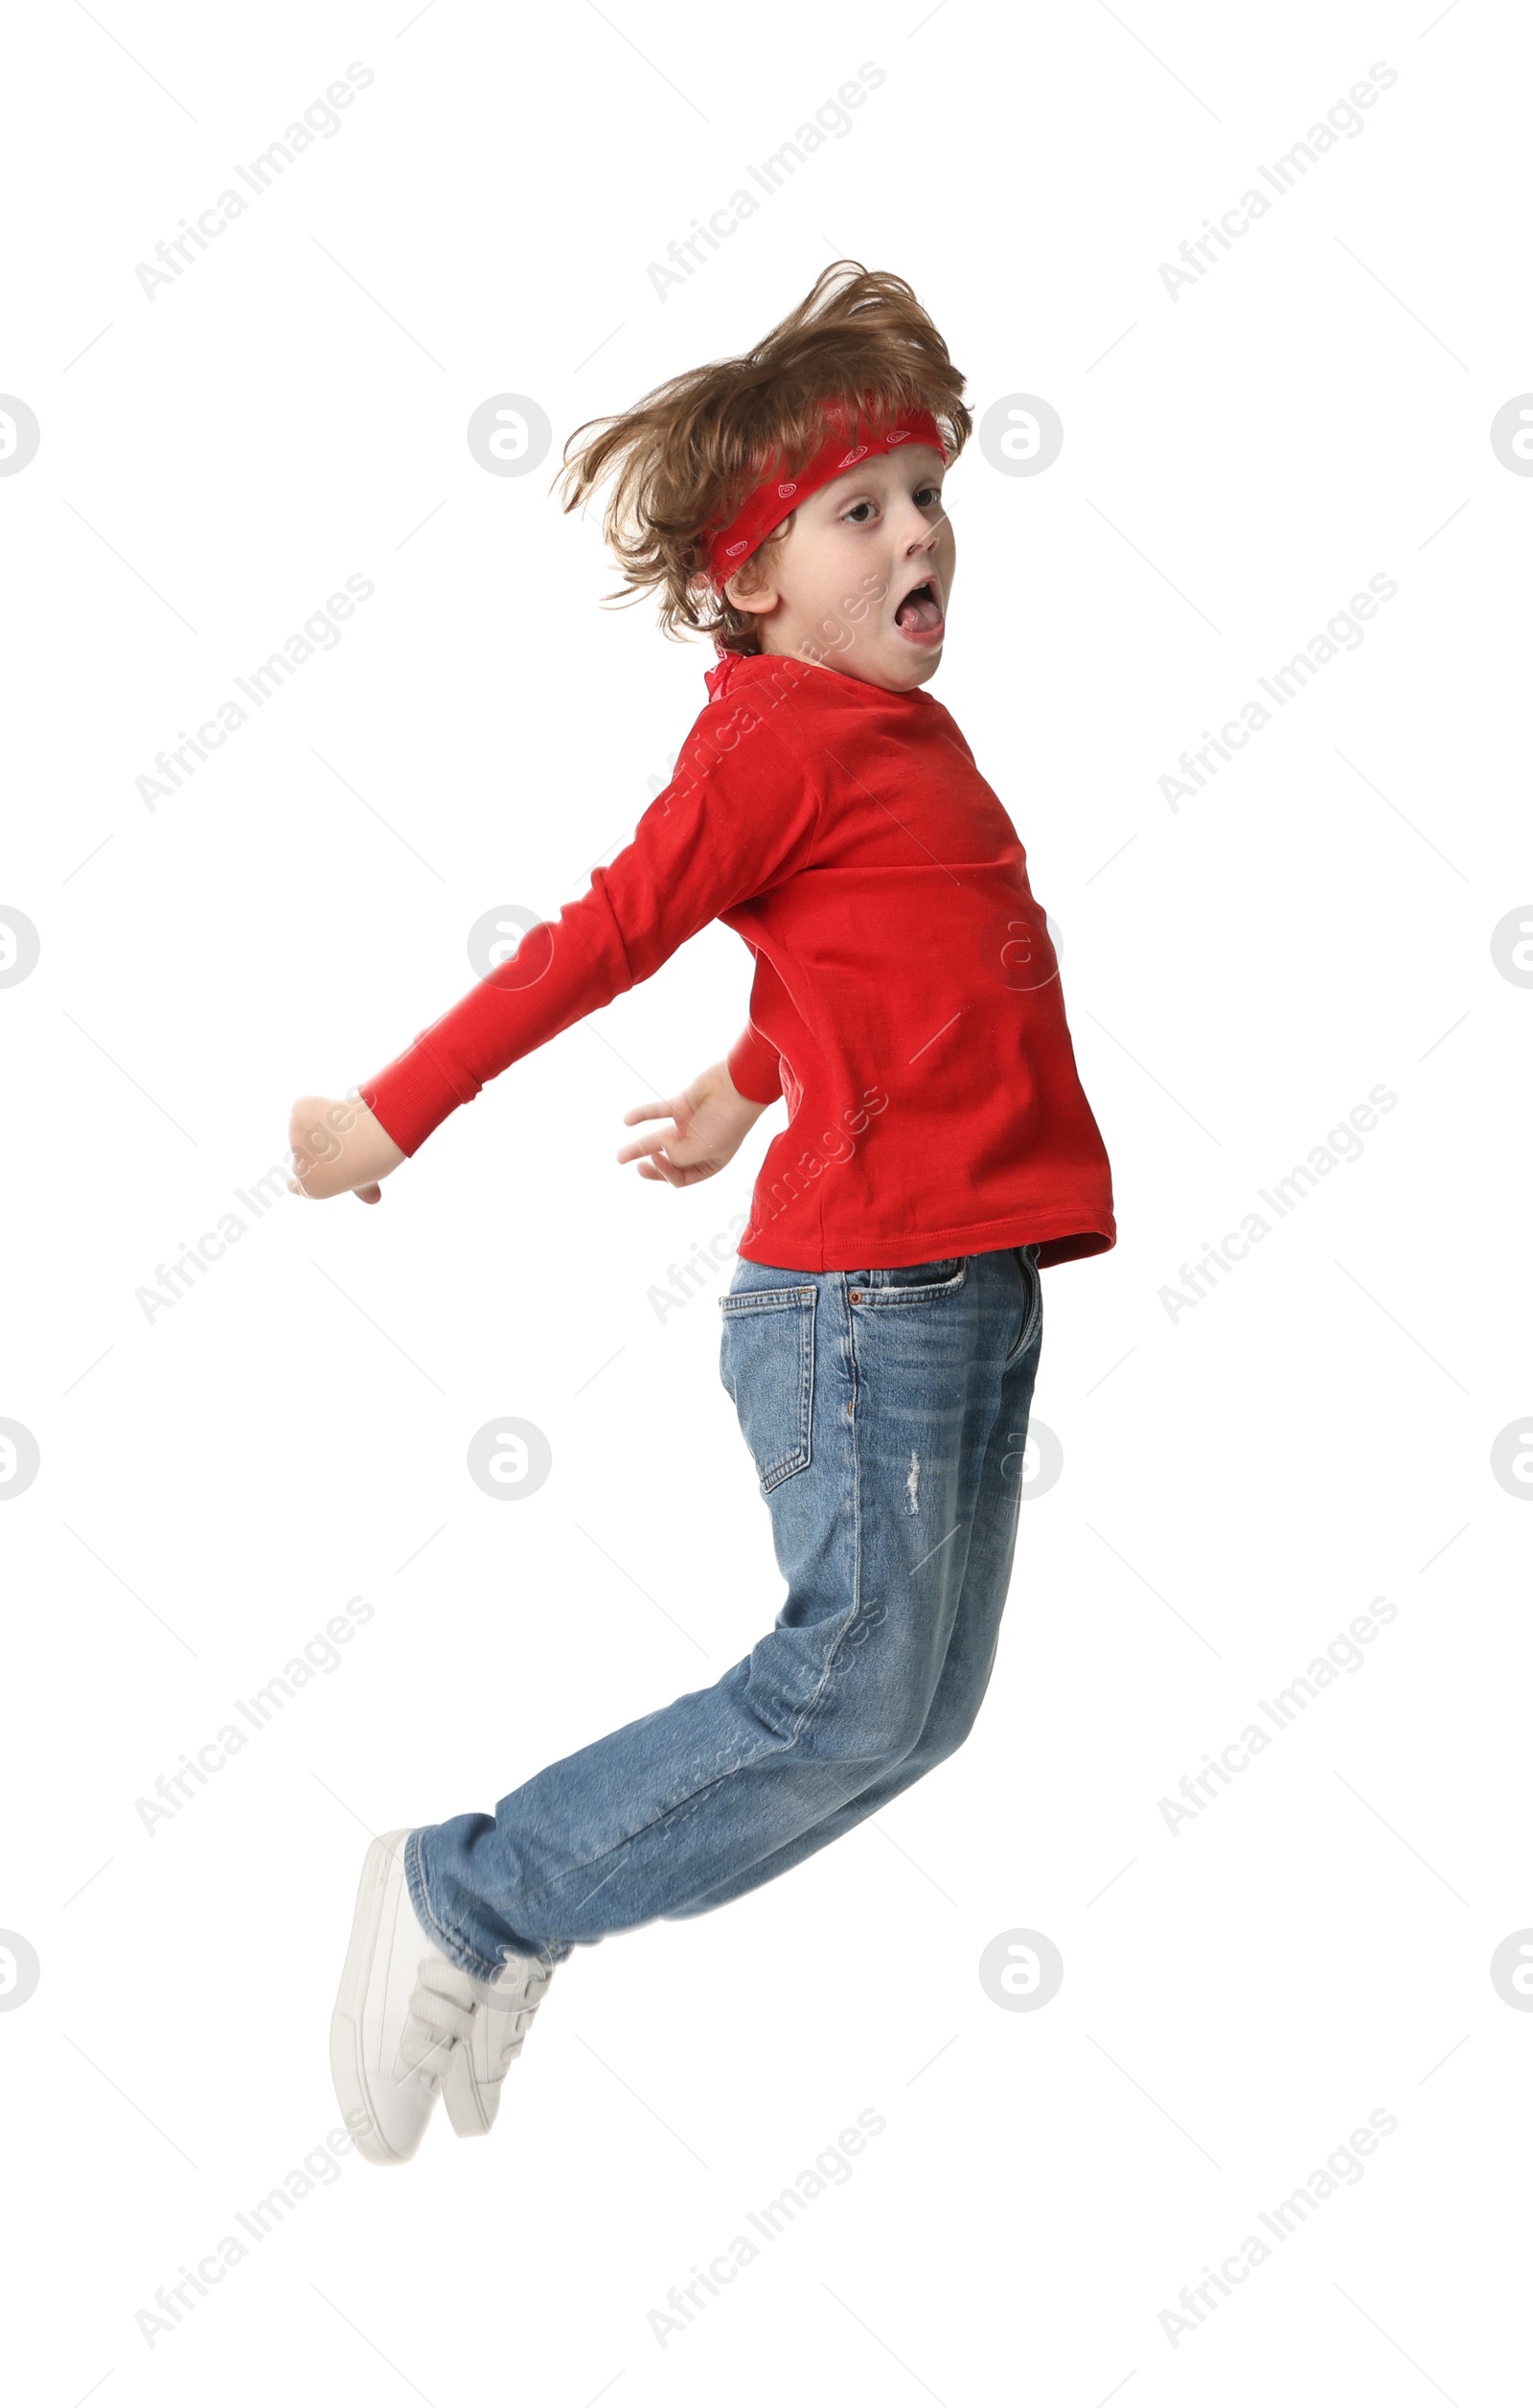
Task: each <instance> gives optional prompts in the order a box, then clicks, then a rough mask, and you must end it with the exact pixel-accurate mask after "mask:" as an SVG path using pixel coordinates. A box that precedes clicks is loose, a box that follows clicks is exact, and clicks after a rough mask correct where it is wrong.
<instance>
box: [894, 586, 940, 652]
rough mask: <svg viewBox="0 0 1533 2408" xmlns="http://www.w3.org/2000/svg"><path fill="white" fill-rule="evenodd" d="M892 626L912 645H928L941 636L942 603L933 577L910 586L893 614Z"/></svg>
mask: <svg viewBox="0 0 1533 2408" xmlns="http://www.w3.org/2000/svg"><path fill="white" fill-rule="evenodd" d="M894 624H895V626H896V627H897V628H898V629H899V631H900V632H901V634H902V635H903V636H904V637H905V638H906V639H907V641H909V642H910V643H912V644H929V643H933V642H935V641H936V640H937V639H938V638H939V637H940V636H941V634H942V630H943V617H942V603H941V599H940V597H939V593H938V587H937V581H936V579H935V577H926V578H923V579H922V582H921V584H920V585H912V587H911V589H910V591H909V592H908V593H907V594H906V595H905V598H904V601H903V602H902V603H901V605H900V608H898V610H896V612H895V614H894Z"/></svg>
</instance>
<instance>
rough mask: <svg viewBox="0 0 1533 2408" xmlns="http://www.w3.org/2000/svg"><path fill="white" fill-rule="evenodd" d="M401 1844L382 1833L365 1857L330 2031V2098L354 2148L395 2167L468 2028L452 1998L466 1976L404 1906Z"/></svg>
mask: <svg viewBox="0 0 1533 2408" xmlns="http://www.w3.org/2000/svg"><path fill="white" fill-rule="evenodd" d="M409 1836H410V1835H409V1832H408V1831H407V1830H405V1831H386V1832H384V1833H383V1834H382V1836H381V1837H380V1838H378V1839H376V1840H375V1841H374V1842H373V1844H372V1846H371V1847H369V1849H368V1851H367V1856H366V1858H365V1860H364V1862H363V1866H362V1879H361V1883H360V1886H359V1888H358V1890H357V1892H356V1912H355V1915H354V1916H353V1918H352V1937H351V1940H350V1943H349V1945H348V1947H347V1951H346V1964H345V1967H344V1970H343V1971H342V1974H341V1986H340V1991H339V1995H338V1996H337V1998H336V2001H335V2011H334V2013H333V2015H332V2017H331V2026H330V2065H331V2074H332V2078H333V2080H334V2083H335V2096H336V2098H338V2099H339V2100H340V2103H341V2108H342V2110H343V2112H344V2113H345V2115H346V2117H347V2120H348V2123H349V2126H350V2128H351V2129H352V2130H353V2131H354V2133H356V2145H357V2148H358V2149H359V2150H360V2152H361V2154H362V2155H363V2156H364V2157H366V2158H368V2159H370V2160H371V2161H372V2163H373V2164H374V2165H375V2166H400V2165H402V2164H403V2163H404V2161H405V2160H406V2159H407V2158H411V2157H413V2156H414V2155H415V2152H416V2150H417V2149H418V2148H419V2147H420V2145H421V2140H422V2136H423V2133H424V2131H425V2127H426V2125H427V2124H428V2123H429V2122H430V2121H431V2111H432V2109H433V2108H434V2107H435V2105H436V2103H437V2093H438V2091H439V2090H440V2088H441V2086H442V2077H443V2075H444V2074H445V2073H446V2069H447V2066H448V2064H449V2062H450V2060H451V2055H452V2051H453V2048H454V2045H455V2043H456V2040H457V2037H458V2032H457V2030H456V2029H455V2025H456V2023H457V2022H458V2020H459V2019H460V2018H461V2021H462V2026H463V2029H464V2030H467V2029H468V2017H467V2016H466V2015H464V2014H463V2010H462V2008H461V2007H459V2005H458V1995H457V1993H458V1988H459V1985H460V1984H463V1983H465V1982H466V1981H467V1979H468V1977H467V1975H465V1974H461V1973H460V1972H459V1971H458V1968H457V1966H456V1965H455V1964H454V1963H453V1962H452V1961H451V1959H450V1958H448V1957H446V1956H445V1955H444V1954H443V1952H442V1950H441V1949H440V1948H439V1947H438V1946H437V1944H436V1941H435V1940H434V1939H433V1938H431V1936H430V1934H429V1933H428V1932H426V1931H424V1930H423V1928H422V1925H421V1923H420V1921H419V1920H418V1918H417V1915H416V1912H415V1909H414V1907H413V1906H412V1905H411V1904H410V1892H409V1889H408V1886H407V1884H406V1882H405V1878H404V1843H405V1841H406V1840H407V1839H408V1838H409ZM358 2109H360V2111H361V2113H360V2115H358V2114H357V2113H356V2112H355V2111H356V2110H358ZM358 2125H360V2126H361V2127H362V2128H361V2130H360V2131H359V2132H358V2131H357V2126H358Z"/></svg>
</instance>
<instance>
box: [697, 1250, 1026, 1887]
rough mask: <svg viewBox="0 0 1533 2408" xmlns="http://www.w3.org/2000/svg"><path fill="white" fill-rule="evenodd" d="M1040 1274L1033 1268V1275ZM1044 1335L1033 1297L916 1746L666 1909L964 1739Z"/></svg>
mask: <svg viewBox="0 0 1533 2408" xmlns="http://www.w3.org/2000/svg"><path fill="white" fill-rule="evenodd" d="M1037 1275H1038V1274H1037V1272H1036V1270H1035V1271H1034V1273H1033V1276H1034V1278H1035V1280H1036V1278H1037ZM1024 1278H1025V1266H1024ZM1024 1309H1025V1303H1024ZM1042 1337H1043V1324H1042V1312H1041V1304H1040V1307H1039V1309H1038V1311H1037V1312H1035V1313H1034V1314H1033V1316H1032V1319H1031V1323H1030V1326H1028V1327H1026V1328H1025V1329H1024V1336H1023V1342H1021V1343H1020V1344H1019V1345H1018V1349H1017V1351H1016V1353H1015V1354H1014V1355H1013V1356H1012V1357H1011V1359H1010V1361H1009V1362H1008V1363H1007V1364H1006V1365H1004V1367H1003V1372H1002V1377H1001V1382H1000V1404H999V1410H998V1412H997V1415H996V1417H995V1424H994V1427H993V1428H992V1430H991V1432H990V1434H989V1437H988V1440H986V1441H985V1443H984V1444H983V1446H982V1447H981V1448H979V1449H978V1450H977V1456H978V1461H979V1477H978V1482H977V1487H976V1490H975V1494H974V1507H973V1520H972V1526H971V1528H970V1531H969V1533H968V1536H967V1548H966V1554H965V1561H964V1569H963V1583H962V1587H961V1589H960V1592H959V1597H958V1610H957V1613H956V1615H955V1616H954V1617H953V1624H952V1633H951V1637H950V1640H949V1642H948V1653H947V1656H946V1658H945V1659H944V1662H943V1666H942V1673H941V1677H940V1679H939V1680H938V1683H937V1688H936V1693H935V1695H934V1696H933V1698H932V1701H931V1710H930V1712H929V1713H928V1714H927V1719H926V1723H925V1725H924V1727H923V1729H922V1731H921V1735H920V1737H919V1738H918V1739H917V1741H916V1743H915V1745H914V1747H913V1748H912V1749H911V1750H910V1752H909V1754H907V1755H905V1756H904V1757H902V1758H901V1760H900V1762H899V1763H898V1764H895V1765H892V1766H890V1767H889V1768H888V1769H887V1770H886V1771H885V1772H883V1773H881V1774H879V1775H878V1776H876V1777H875V1778H874V1779H873V1780H871V1781H869V1782H868V1783H867V1785H866V1787H865V1788H862V1789H860V1790H858V1792H857V1794H856V1795H855V1796H854V1797H850V1798H848V1799H846V1800H844V1802H843V1803H842V1804H841V1805H839V1806H838V1807H836V1808H835V1809H834V1810H833V1811H832V1812H831V1813H830V1814H828V1815H826V1816H824V1817H823V1819H822V1820H821V1821H820V1822H819V1823H816V1824H815V1825H814V1826H813V1828H812V1830H809V1831H804V1832H801V1833H800V1834H799V1836H798V1837H797V1838H796V1839H793V1840H789V1842H788V1843H787V1844H786V1846H781V1847H776V1848H773V1849H772V1850H771V1851H770V1853H769V1854H767V1855H765V1856H762V1857H760V1858H758V1860H757V1862H756V1863H755V1864H754V1865H749V1866H745V1867H744V1868H742V1869H741V1870H740V1871H739V1872H738V1873H737V1874H735V1875H734V1876H733V1877H732V1878H731V1879H730V1880H728V1881H725V1882H721V1884H720V1885H719V1886H718V1887H717V1888H716V1889H713V1890H709V1891H707V1892H704V1893H703V1894H702V1895H701V1896H699V1897H695V1898H691V1899H689V1900H688V1901H687V1903H686V1904H685V1905H684V1906H679V1907H673V1908H672V1909H671V1910H670V1912H671V1914H672V1915H673V1916H675V1917H679V1916H683V1915H706V1914H707V1913H709V1912H710V1910H711V1909H712V1908H714V1907H716V1906H723V1905H726V1904H727V1902H728V1901H729V1900H730V1899H731V1898H738V1897H742V1896H744V1893H745V1892H746V1891H749V1890H754V1889H757V1888H759V1887H760V1885H761V1884H762V1883H763V1882H766V1881H774V1880H775V1879H776V1878H777V1875H778V1874H779V1873H785V1872H787V1871H788V1870H789V1868H790V1867H791V1866H793V1865H798V1864H802V1862H803V1861H804V1859H805V1858H806V1857H807V1856H812V1855H813V1854H814V1853H815V1852H816V1850H817V1849H819V1848H822V1847H824V1846H827V1844H828V1843H829V1842H830V1841H832V1840H836V1839H839V1838H840V1837H841V1835H842V1833H843V1832H846V1831H850V1830H853V1829H854V1828H855V1827H856V1825H857V1824H858V1823H861V1822H863V1821H865V1819H866V1818H867V1817H868V1816H869V1815H871V1814H877V1813H878V1812H879V1810H880V1809H881V1807H883V1806H886V1805H887V1804H888V1802H889V1800H891V1799H892V1798H897V1797H898V1796H899V1795H900V1793H901V1791H902V1790H904V1789H908V1788H909V1787H910V1786H911V1784H912V1783H913V1782H915V1781H918V1780H919V1779H920V1778H921V1777H922V1775H923V1774H924V1773H929V1772H930V1771H931V1769H932V1767H933V1765H937V1764H941V1763H942V1762H943V1761H944V1760H945V1759H946V1758H947V1757H948V1756H950V1755H951V1754H953V1753H954V1752H955V1750H956V1749H958V1748H959V1747H961V1746H962V1745H963V1742H964V1740H965V1739H966V1738H967V1737H968V1735H969V1732H970V1731H971V1730H972V1727H973V1722H974V1717H975V1715H976V1714H977V1713H978V1711H979V1707H980V1703H981V1701H982V1699H983V1698H984V1695H985V1691H986V1689H987V1688H988V1686H989V1685H990V1676H991V1671H992V1669H993V1667H994V1664H995V1648H996V1643H997V1641H998V1640H999V1636H1000V1622H1001V1615H1002V1613H1003V1611H1004V1608H1005V1605H1006V1596H1007V1591H1008V1588H1009V1586H1010V1582H1011V1573H1012V1561H1013V1556H1014V1553H1015V1549H1016V1543H1017V1517H1018V1507H1019V1505H1020V1502H1021V1487H1022V1456H1023V1451H1024V1449H1025V1446H1026V1441H1027V1425H1028V1420H1029V1418H1030V1415H1031V1412H1032V1405H1033V1387H1034V1383H1035V1381H1036V1379H1037V1377H1038V1366H1039V1357H1040V1353H1041V1346H1042ZM954 1544H955V1545H957V1544H958V1542H957V1541H955V1542H954Z"/></svg>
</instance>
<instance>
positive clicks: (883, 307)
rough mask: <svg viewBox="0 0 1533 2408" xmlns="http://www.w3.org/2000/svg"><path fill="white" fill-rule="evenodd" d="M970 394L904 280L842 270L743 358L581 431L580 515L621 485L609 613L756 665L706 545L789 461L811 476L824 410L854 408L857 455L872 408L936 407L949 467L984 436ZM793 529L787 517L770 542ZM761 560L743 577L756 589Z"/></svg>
mask: <svg viewBox="0 0 1533 2408" xmlns="http://www.w3.org/2000/svg"><path fill="white" fill-rule="evenodd" d="M963 391H964V378H963V375H962V373H961V371H960V370H959V369H957V368H955V367H954V366H953V364H952V361H951V360H950V358H949V356H948V346H947V344H946V343H945V342H944V341H943V339H942V336H941V335H940V334H939V333H938V332H937V329H936V328H935V326H934V325H933V324H932V322H931V320H930V318H929V317H928V316H927V312H926V310H924V309H923V308H922V306H921V304H920V302H919V301H918V300H917V299H916V296H915V294H914V292H913V291H912V290H911V288H910V287H909V286H908V285H907V284H906V283H905V281H904V278H903V277H901V276H891V275H886V274H884V273H882V272H881V270H879V269H876V268H867V267H863V266H861V265H859V264H858V262H857V261H856V260H837V261H836V262H835V264H834V265H833V266H831V267H827V268H826V269H825V271H824V273H823V274H822V275H821V276H819V277H818V278H817V279H816V281H815V283H814V286H813V287H812V290H811V291H810V292H809V293H808V294H806V296H805V298H804V299H803V300H802V301H801V302H800V303H799V305H798V307H797V309H796V310H789V314H788V315H787V317H786V318H784V319H783V320H782V322H781V324H780V325H777V326H774V327H773V328H772V330H771V333H769V334H767V335H766V336H765V337H764V338H763V340H762V341H761V342H759V343H757V344H756V345H755V346H754V348H753V349H752V350H750V351H748V352H745V353H744V354H743V355H742V356H741V357H740V358H738V359H716V360H711V361H709V363H708V364H707V365H706V366H705V367H702V368H692V369H689V370H688V371H687V372H686V374H685V375H683V376H679V377H672V378H670V379H669V380H668V381H667V382H666V383H665V384H661V385H656V386H655V388H654V390H653V392H652V393H647V394H646V395H645V397H644V399H643V401H639V402H637V403H636V404H635V405H634V407H633V408H632V409H629V410H624V411H622V412H620V413H618V414H617V415H615V416H613V417H609V418H593V419H587V420H586V421H585V423H584V424H583V425H581V426H577V428H576V429H575V432H574V434H572V435H571V436H570V438H569V441H568V443H567V444H566V445H565V447H564V468H563V470H562V474H561V478H559V479H556V482H560V483H561V485H562V490H563V495H564V503H563V506H564V509H565V510H566V511H571V510H577V509H579V508H580V506H581V504H582V503H583V501H584V500H585V499H586V497H587V495H588V494H589V493H592V492H593V491H594V490H595V488H596V487H597V486H598V485H600V484H602V483H603V482H604V481H605V480H606V478H607V477H611V479H612V490H611V492H610V493H609V494H608V496H607V502H606V516H605V518H604V520H603V530H602V531H603V534H604V536H605V537H606V541H607V544H608V545H609V546H610V548H611V550H612V552H613V553H614V554H615V555H616V558H617V562H618V565H619V567H620V568H621V569H622V571H623V584H622V585H621V586H620V587H619V589H618V591H617V592H616V593H615V594H611V595H608V596H607V597H606V598H607V600H608V601H613V602H620V601H624V600H637V598H638V596H639V595H640V594H641V593H649V592H656V593H657V594H658V596H659V605H660V625H661V627H662V628H663V630H664V631H665V632H666V634H667V635H670V636H676V637H679V636H680V635H681V634H682V633H683V632H684V631H687V630H693V631H698V632H699V633H702V634H708V635H713V636H714V637H716V639H717V640H718V642H719V643H721V645H722V646H723V647H724V649H725V650H726V651H728V652H736V653H754V652H759V651H760V649H761V635H760V629H759V626H758V625H757V623H756V621H755V620H754V619H753V618H752V617H751V615H750V614H749V613H748V612H746V611H744V610H737V609H736V608H735V607H734V605H733V604H732V603H731V602H729V601H728V600H727V599H726V597H725V596H724V594H723V593H722V592H721V589H720V587H719V586H718V585H715V584H714V582H713V579H712V577H711V575H710V573H709V567H708V555H707V550H706V546H705V544H704V541H703V535H704V531H705V530H706V529H707V528H709V527H717V526H722V525H724V524H726V523H727V522H728V520H729V519H730V518H732V517H733V516H734V514H735V512H736V511H737V510H738V509H739V508H740V506H741V504H742V502H744V499H745V496H746V494H747V493H750V492H751V491H752V490H753V488H754V487H755V486H756V485H758V484H759V483H760V481H761V479H762V477H763V476H764V475H765V474H766V470H767V469H768V468H769V467H772V466H774V465H775V464H776V462H777V461H778V460H779V459H782V460H783V461H784V462H785V463H786V465H787V470H788V473H789V475H793V474H795V473H796V472H797V471H798V470H800V469H801V468H803V467H805V466H806V465H807V463H808V462H809V460H810V459H811V458H812V456H813V454H814V453H815V452H816V451H818V449H819V448H820V447H821V445H822V444H823V443H824V441H825V433H826V426H825V419H824V416H823V414H822V412H821V410H820V407H819V404H820V402H821V401H828V400H836V401H840V402H841V403H842V404H843V405H844V407H845V408H846V410H847V413H848V424H849V425H850V426H851V428H852V429H853V432H852V433H851V437H850V440H851V441H853V442H856V440H857V432H856V429H857V428H858V424H859V423H860V422H861V421H862V420H863V419H864V418H865V417H866V415H867V405H868V403H869V402H871V404H872V408H873V411H874V413H875V414H876V415H877V416H880V417H881V416H882V415H883V414H884V413H885V412H889V413H897V412H898V411H900V410H902V409H909V408H915V407H922V408H925V409H927V410H929V411H930V412H931V415H932V416H933V418H935V420H936V421H937V424H938V425H939V427H940V428H941V429H942V433H943V436H944V438H945V440H946V443H947V447H948V457H949V459H950V460H952V459H954V458H956V456H957V454H958V453H959V452H960V451H961V450H962V449H963V447H964V445H965V443H966V442H967V441H968V439H969V436H970V434H971V433H972V427H973V421H972V418H971V416H970V413H969V411H968V409H967V408H966V407H965V406H964V401H963ZM592 430H594V431H592ZM582 437H585V441H583V442H582V440H581V438H582ZM792 523H793V521H792V519H791V517H789V518H787V519H785V520H784V522H783V524H782V525H781V526H780V527H778V528H776V529H774V530H773V533H772V535H771V536H769V537H768V538H767V539H766V540H767V542H772V541H775V540H776V539H778V538H780V537H782V536H785V535H786V534H787V532H788V530H789V527H790V526H791V525H792ZM759 558H760V555H759V554H753V555H752V557H751V559H750V560H748V561H747V562H745V566H744V571H743V572H742V576H743V579H744V584H745V585H746V589H747V590H748V589H749V587H750V585H751V584H752V583H753V581H754V573H755V572H756V570H757V562H758V561H759Z"/></svg>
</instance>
